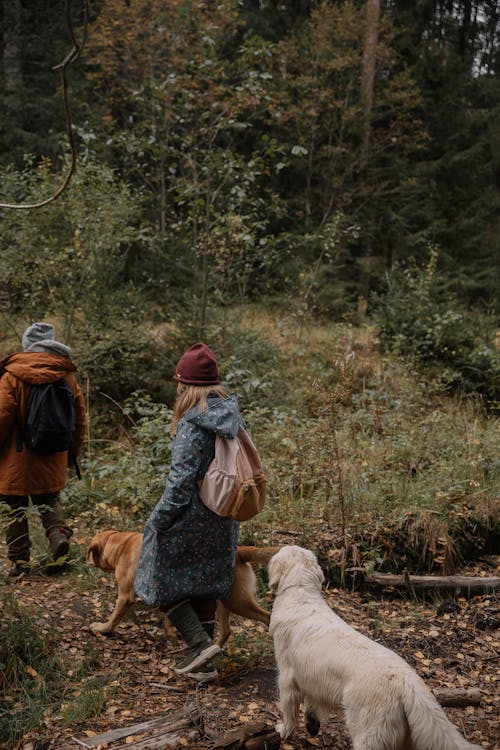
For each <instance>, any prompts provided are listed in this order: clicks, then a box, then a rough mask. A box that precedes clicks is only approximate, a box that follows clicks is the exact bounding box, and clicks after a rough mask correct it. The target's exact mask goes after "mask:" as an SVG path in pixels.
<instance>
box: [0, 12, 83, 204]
mask: <svg viewBox="0 0 500 750" xmlns="http://www.w3.org/2000/svg"><path fill="white" fill-rule="evenodd" d="M70 5H71V0H66V2H65V12H66V26H67V29H68V32H69V35H70V37H71V40H72V42H73V47H72V49H71V50H70V52H69V53H68V54H67V55H66V57H65V58H64V60H63V61H62V62H61V63H59V64H58V65H55V66H54V68H53V70H59V72H60V76H61V85H62V92H63V100H64V111H65V114H66V134H67V136H68V141H69V145H70V148H71V164H70V166H69V169H68V171H67V173H66V177H65V178H64V180H63V182H62V184H61V186H60V187H59V188H58V190H56V192H55V193H53V194H52V195H51V196H50V197H49V198H46V199H45V200H42V201H39V202H38V203H0V208H11V209H32V208H42V207H43V206H46V205H47V204H48V203H52V201H55V200H56V199H57V198H59V196H60V195H61V194H62V193H63V192H64V191H65V190H66V188H67V187H68V185H69V182H70V180H71V177H72V176H73V172H74V171H75V169H76V144H75V138H74V135H73V126H72V122H71V112H70V108H69V97H68V78H67V69H68V66H69V65H70V64H71V63H72V62H74V61H75V60H76V59H77V58H78V57H79V56H80V54H81V52H82V50H83V48H84V46H85V42H86V41H87V32H88V23H89V14H90V0H84V1H83V8H84V18H83V33H82V40H81V41H80V42H78V41H77V39H76V36H75V32H74V29H73V23H72V21H71V10H70Z"/></svg>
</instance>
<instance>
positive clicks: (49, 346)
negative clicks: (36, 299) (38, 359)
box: [23, 323, 71, 358]
mask: <svg viewBox="0 0 500 750" xmlns="http://www.w3.org/2000/svg"><path fill="white" fill-rule="evenodd" d="M55 335H56V333H55V330H54V326H53V325H51V324H50V323H33V324H32V325H30V326H29V328H27V329H26V330H25V332H24V334H23V351H25V352H48V353H49V354H58V355H59V356H61V357H69V358H71V349H70V348H69V346H66V344H61V342H60V341H56V340H55Z"/></svg>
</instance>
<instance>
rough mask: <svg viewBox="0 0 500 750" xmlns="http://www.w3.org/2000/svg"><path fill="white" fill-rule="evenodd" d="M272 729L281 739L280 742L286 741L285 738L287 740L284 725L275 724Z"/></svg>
mask: <svg viewBox="0 0 500 750" xmlns="http://www.w3.org/2000/svg"><path fill="white" fill-rule="evenodd" d="M274 728H275V730H276V731H277V732H278V734H279V736H280V737H281V739H282V740H286V738H287V736H288V735H287V733H286V731H285V725H284V724H283V723H280V724H276V726H275V727H274Z"/></svg>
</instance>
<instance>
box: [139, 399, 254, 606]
mask: <svg viewBox="0 0 500 750" xmlns="http://www.w3.org/2000/svg"><path fill="white" fill-rule="evenodd" d="M242 425H243V422H242V420H241V416H240V413H239V409H238V404H237V402H236V399H235V398H234V397H231V398H228V399H224V398H219V397H217V398H209V399H208V408H207V411H206V412H204V413H202V414H200V413H199V412H198V410H197V409H191V410H190V411H189V412H187V414H185V415H184V417H182V419H180V420H179V424H178V425H177V434H176V436H175V438H174V441H173V444H172V457H171V465H170V473H169V476H168V479H167V484H166V487H165V491H164V492H163V495H162V497H161V499H160V501H159V502H158V503H157V505H156V507H155V508H154V510H153V512H152V513H151V515H150V517H149V519H148V521H147V523H146V527H145V529H144V538H143V542H142V548H141V554H140V557H139V563H138V566H137V574H136V578H135V591H136V594H137V596H138V597H139V599H142V601H144V602H146V604H149V605H151V606H168V605H170V604H174V603H175V602H179V601H182V600H183V599H187V598H191V597H196V596H200V597H206V598H211V599H212V598H213V599H219V598H225V597H227V596H228V595H229V593H230V591H231V587H232V583H233V577H234V568H235V555H236V544H237V540H238V531H239V524H238V522H237V521H233V520H232V519H231V518H221V517H220V516H217V515H216V514H215V513H213V512H212V511H211V510H209V509H208V508H207V507H206V505H204V504H203V502H202V501H201V500H200V498H199V495H198V485H197V479H199V478H200V477H202V476H203V475H204V474H205V472H206V471H207V468H208V466H209V464H210V462H211V461H212V459H213V457H214V454H215V436H216V434H217V433H218V434H220V435H222V436H223V437H229V438H231V437H235V435H236V433H237V432H238V429H239V428H240V426H242Z"/></svg>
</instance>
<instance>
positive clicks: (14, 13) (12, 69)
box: [3, 0, 23, 117]
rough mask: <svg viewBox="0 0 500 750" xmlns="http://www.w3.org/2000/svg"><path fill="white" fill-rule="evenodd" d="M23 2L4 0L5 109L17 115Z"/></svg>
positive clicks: (20, 89) (20, 101)
mask: <svg viewBox="0 0 500 750" xmlns="http://www.w3.org/2000/svg"><path fill="white" fill-rule="evenodd" d="M21 23H22V21H21V2H20V0H4V3H3V25H4V32H3V70H4V81H5V96H4V103H5V109H6V111H7V112H8V113H10V114H12V115H13V116H14V117H17V116H18V115H19V114H20V112H21V106H22V96H21V91H22V82H23V81H22V69H21V56H22V55H21V51H22V50H21Z"/></svg>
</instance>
